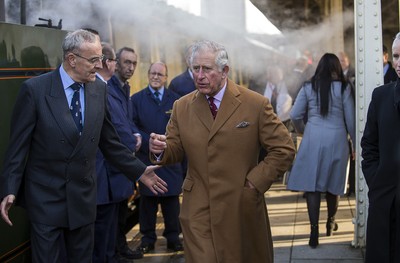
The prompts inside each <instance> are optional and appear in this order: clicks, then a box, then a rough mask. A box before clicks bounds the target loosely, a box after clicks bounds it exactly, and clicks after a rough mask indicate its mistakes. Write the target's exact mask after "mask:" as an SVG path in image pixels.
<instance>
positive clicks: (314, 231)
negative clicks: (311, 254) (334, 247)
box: [308, 225, 319, 248]
mask: <svg viewBox="0 0 400 263" xmlns="http://www.w3.org/2000/svg"><path fill="white" fill-rule="evenodd" d="M318 232H319V231H318V225H311V233H310V240H309V241H308V245H309V246H310V247H311V248H316V247H317V246H318V245H319V242H318V235H319V233H318Z"/></svg>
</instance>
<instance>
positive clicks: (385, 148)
mask: <svg viewBox="0 0 400 263" xmlns="http://www.w3.org/2000/svg"><path fill="white" fill-rule="evenodd" d="M399 131H400V81H399V80H397V82H392V83H389V84H386V85H383V86H380V87H378V88H376V89H374V91H373V93H372V100H371V103H370V105H369V109H368V115H367V122H366V125H365V129H364V135H363V137H362V139H361V147H362V157H363V160H362V162H361V164H362V170H363V173H364V177H365V180H366V182H367V184H368V188H369V191H368V198H369V212H368V223H367V247H366V262H368V263H369V262H400V253H399V250H398V249H397V248H398V247H399V246H400V229H399V227H398V226H399V224H398V222H399V214H400V187H399V179H400V147H399V144H400V137H399ZM393 214H394V215H395V217H396V223H395V224H396V226H395V229H396V232H395V233H394V235H395V238H396V239H395V240H396V243H395V244H393V243H391V238H390V236H391V234H393V228H392V226H391V224H390V223H389V222H391V215H393ZM392 224H393V223H392ZM391 248H392V249H393V248H395V257H394V261H390V260H389V256H390V249H391Z"/></svg>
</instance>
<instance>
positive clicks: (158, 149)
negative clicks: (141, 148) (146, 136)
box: [149, 133, 167, 154]
mask: <svg viewBox="0 0 400 263" xmlns="http://www.w3.org/2000/svg"><path fill="white" fill-rule="evenodd" d="M166 140H167V136H165V135H162V134H155V133H151V134H150V140H149V150H150V152H151V153H154V154H160V153H162V152H164V150H165V148H167V143H166Z"/></svg>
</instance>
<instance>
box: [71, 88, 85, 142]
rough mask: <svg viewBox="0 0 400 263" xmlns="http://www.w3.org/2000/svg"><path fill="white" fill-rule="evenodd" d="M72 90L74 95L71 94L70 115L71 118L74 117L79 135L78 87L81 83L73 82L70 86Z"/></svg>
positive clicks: (80, 112)
mask: <svg viewBox="0 0 400 263" xmlns="http://www.w3.org/2000/svg"><path fill="white" fill-rule="evenodd" d="M70 87H71V88H72V89H73V90H74V95H73V96H72V100H71V106H70V108H69V109H70V110H71V115H72V118H73V119H74V122H75V125H76V128H77V129H78V132H79V135H82V128H83V125H82V108H81V102H80V94H79V92H80V89H81V85H80V84H79V83H76V82H75V83H74V84H72V85H71V86H70Z"/></svg>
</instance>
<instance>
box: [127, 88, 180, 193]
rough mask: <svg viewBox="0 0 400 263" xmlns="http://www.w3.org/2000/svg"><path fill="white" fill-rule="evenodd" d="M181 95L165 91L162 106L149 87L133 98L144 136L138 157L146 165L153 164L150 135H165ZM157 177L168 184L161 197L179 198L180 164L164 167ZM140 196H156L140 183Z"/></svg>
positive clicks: (135, 119) (136, 119) (138, 122)
mask: <svg viewBox="0 0 400 263" xmlns="http://www.w3.org/2000/svg"><path fill="white" fill-rule="evenodd" d="M178 98H179V95H178V94H176V93H175V92H173V91H170V90H168V89H164V95H163V97H162V101H161V104H160V105H158V104H157V102H156V101H155V98H154V96H153V93H152V92H151V91H150V89H149V87H146V88H144V89H142V90H141V91H139V92H137V93H135V94H134V95H133V96H132V105H133V107H132V108H133V121H134V122H135V123H136V125H137V126H138V128H139V130H140V134H141V135H142V138H143V142H142V147H141V148H140V149H139V151H138V152H137V155H136V156H137V157H138V158H139V159H140V160H141V161H142V162H143V163H145V164H151V162H150V159H149V139H150V133H152V132H155V133H158V134H165V128H166V126H167V124H168V121H169V118H170V116H171V113H172V105H173V104H174V102H175V100H177V99H178ZM157 175H158V176H159V177H161V178H162V179H163V180H164V181H165V182H167V184H168V192H167V193H165V194H164V195H161V196H177V195H179V194H180V193H181V192H182V182H183V171H182V166H181V164H180V163H176V164H171V165H166V166H163V167H161V168H159V169H157ZM139 189H140V194H141V195H146V196H154V194H153V193H152V192H151V191H150V189H148V188H147V187H146V186H144V185H143V184H142V183H140V187H139Z"/></svg>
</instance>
